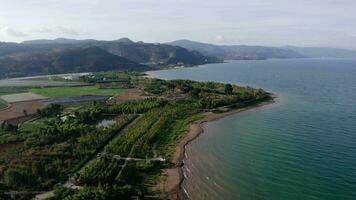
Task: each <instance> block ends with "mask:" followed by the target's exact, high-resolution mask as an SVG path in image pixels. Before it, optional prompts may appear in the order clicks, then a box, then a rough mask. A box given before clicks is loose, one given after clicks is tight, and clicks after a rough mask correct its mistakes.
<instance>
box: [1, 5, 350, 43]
mask: <svg viewBox="0 0 356 200" xmlns="http://www.w3.org/2000/svg"><path fill="white" fill-rule="evenodd" d="M57 37H67V38H78V39H84V38H95V39H103V40H113V39H118V38H121V37H130V38H132V39H133V40H135V41H137V40H143V41H147V42H167V41H172V40H176V39H182V38H185V39H192V40H197V41H203V42H212V43H219V44H250V45H251V44H254V45H271V46H280V45H299V46H331V47H344V48H350V49H356V1H355V0H218V1H212V0H1V2H0V41H15V42H18V41H23V40H29V39H39V38H57Z"/></svg>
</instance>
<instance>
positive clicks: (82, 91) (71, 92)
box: [31, 85, 126, 98]
mask: <svg viewBox="0 0 356 200" xmlns="http://www.w3.org/2000/svg"><path fill="white" fill-rule="evenodd" d="M125 91H126V89H116V88H115V89H111V88H110V89H106V88H104V89H101V88H100V87H99V86H96V85H95V86H82V87H50V88H34V89H31V92H33V93H36V94H39V95H42V96H46V97H49V98H58V97H71V96H82V95H100V96H117V95H120V94H122V93H124V92H125Z"/></svg>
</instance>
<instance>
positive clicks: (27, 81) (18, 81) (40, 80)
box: [0, 76, 88, 91]
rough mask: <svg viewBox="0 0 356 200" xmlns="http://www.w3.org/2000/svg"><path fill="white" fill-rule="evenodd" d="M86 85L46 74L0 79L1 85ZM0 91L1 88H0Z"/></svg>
mask: <svg viewBox="0 0 356 200" xmlns="http://www.w3.org/2000/svg"><path fill="white" fill-rule="evenodd" d="M79 85H88V84H87V83H82V82H77V81H57V80H56V79H55V80H52V79H51V78H50V77H48V76H41V77H26V78H10V79H1V80H0V86H1V87H49V86H51V87H54V86H58V87H59V86H79ZM0 91H1V89H0Z"/></svg>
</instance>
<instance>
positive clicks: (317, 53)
mask: <svg viewBox="0 0 356 200" xmlns="http://www.w3.org/2000/svg"><path fill="white" fill-rule="evenodd" d="M167 44H170V45H175V46H180V47H184V48H187V49H191V50H196V51H199V52H201V53H202V54H203V55H206V56H213V57H217V58H219V59H223V60H243V59H246V60H258V59H269V58H319V57H333V58H355V57H356V51H353V50H347V49H338V48H327V47H294V46H284V47H266V46H247V45H214V44H208V43H201V42H195V41H191V40H177V41H173V42H169V43H167Z"/></svg>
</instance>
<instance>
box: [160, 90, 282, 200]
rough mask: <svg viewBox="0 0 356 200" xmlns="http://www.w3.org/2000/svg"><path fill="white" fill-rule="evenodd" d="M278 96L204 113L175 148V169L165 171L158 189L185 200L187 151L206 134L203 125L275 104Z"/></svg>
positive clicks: (172, 160) (170, 196)
mask: <svg viewBox="0 0 356 200" xmlns="http://www.w3.org/2000/svg"><path fill="white" fill-rule="evenodd" d="M275 99H276V96H273V97H272V99H270V100H268V101H265V102H259V103H257V104H253V105H250V106H247V107H244V108H237V109H232V110H230V111H227V112H224V113H212V112H207V113H203V118H202V119H199V120H197V121H195V122H193V123H191V124H190V125H189V131H188V133H187V134H186V135H185V136H184V137H183V139H181V140H180V142H179V143H178V145H177V146H176V147H175V152H174V154H173V157H172V159H171V162H172V163H173V164H174V167H173V168H169V169H165V170H164V172H163V177H164V180H161V181H160V182H159V183H158V187H159V188H160V189H161V191H162V192H163V194H164V195H165V196H166V197H167V198H168V199H171V200H182V199H184V191H183V188H182V183H183V181H184V176H183V166H184V160H185V156H184V155H185V150H186V146H187V145H189V144H190V143H191V142H192V141H194V140H195V139H197V138H198V137H199V136H200V135H201V134H202V133H204V128H203V125H204V124H205V123H208V122H212V121H216V120H219V119H222V118H225V117H228V116H231V115H234V114H238V113H241V112H244V111H247V110H253V109H256V108H261V107H264V106H267V105H271V104H274V103H275V102H276V101H275Z"/></svg>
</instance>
